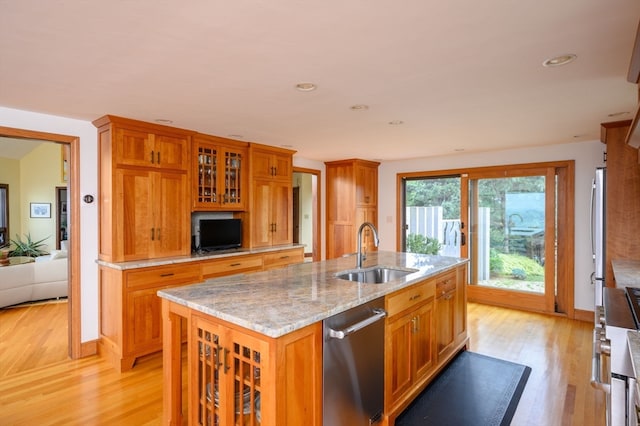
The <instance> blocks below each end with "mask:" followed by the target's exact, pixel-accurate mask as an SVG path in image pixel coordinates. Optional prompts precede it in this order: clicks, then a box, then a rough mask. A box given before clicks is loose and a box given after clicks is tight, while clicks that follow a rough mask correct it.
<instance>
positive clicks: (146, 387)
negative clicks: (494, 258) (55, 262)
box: [0, 304, 604, 426]
mask: <svg viewBox="0 0 640 426" xmlns="http://www.w3.org/2000/svg"><path fill="white" fill-rule="evenodd" d="M54 306H57V310H58V311H59V313H58V314H51V316H50V317H48V318H50V319H46V320H45V319H42V320H41V319H39V315H40V314H39V313H38V312H37V311H36V310H32V311H31V313H28V312H26V311H25V312H24V313H16V312H10V311H11V310H1V309H0V425H3V426H4V425H35V424H37V425H132V426H133V425H136V426H137V425H158V424H160V419H161V411H162V358H161V356H160V355H159V354H154V355H150V356H147V357H145V358H142V359H140V360H139V361H138V363H137V364H136V366H135V367H134V369H133V370H132V371H129V372H125V373H123V374H118V373H116V372H115V371H114V370H113V369H112V368H111V367H110V366H109V364H107V363H106V362H104V361H102V360H101V359H100V358H98V357H89V358H85V359H82V360H77V361H72V360H68V359H65V358H66V351H67V349H66V338H65V339H61V342H62V341H64V344H59V345H58V347H57V348H54V346H53V345H51V344H50V343H47V344H46V347H39V345H40V344H41V343H42V342H47V341H50V340H52V339H46V338H43V337H42V336H40V335H39V334H38V333H36V334H35V336H33V335H31V336H29V331H28V330H27V329H25V328H22V329H20V328H17V326H16V324H15V322H21V321H28V322H29V323H34V321H35V322H37V323H39V324H41V323H42V324H46V326H44V325H43V327H45V328H46V329H47V330H48V329H52V330H53V329H55V328H56V326H55V321H56V319H55V318H58V320H59V319H60V318H65V317H64V316H63V315H66V306H65V305H64V304H61V305H54ZM53 310H56V309H55V308H54V309H53ZM32 314H33V315H32ZM29 316H37V317H38V319H35V318H28V317H29ZM64 323H66V319H65V320H64ZM591 327H592V326H591V324H589V323H585V322H578V321H571V320H566V319H563V318H558V317H548V316H544V315H538V314H531V313H524V312H519V311H512V310H508V309H503V308H497V307H489V306H485V305H478V304H470V305H469V332H470V336H471V343H470V350H473V351H475V352H479V353H482V354H486V355H490V356H494V357H497V358H502V359H506V360H509V361H514V362H518V363H521V364H526V365H528V366H530V367H531V368H532V373H531V376H530V378H529V381H528V383H527V386H526V388H525V391H524V393H523V395H522V399H521V400H520V404H519V406H518V410H517V411H516V414H515V416H514V419H513V423H512V424H513V425H515V426H521V425H522V426H528V425H531V426H533V425H536V426H544V425H572V426H590V425H594V426H595V425H604V395H602V394H601V393H599V392H597V391H595V390H593V389H592V388H591V386H590V385H589V377H590V373H591V371H590V368H591V367H590V366H591V364H590V363H591V337H592V328H591ZM14 330H15V331H14ZM46 333H47V332H45V334H46ZM65 333H66V331H65ZM43 346H44V344H43ZM56 352H57V355H56V356H57V357H58V359H56V356H54V355H53V354H54V353H56ZM41 355H42V356H41ZM46 363H49V365H44V364H46ZM292 426H297V425H292ZM474 426H482V425H474Z"/></svg>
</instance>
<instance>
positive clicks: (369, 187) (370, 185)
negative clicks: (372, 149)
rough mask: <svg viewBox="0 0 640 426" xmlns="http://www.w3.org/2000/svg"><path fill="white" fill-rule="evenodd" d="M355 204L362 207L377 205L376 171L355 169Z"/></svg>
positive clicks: (370, 168) (372, 169)
mask: <svg viewBox="0 0 640 426" xmlns="http://www.w3.org/2000/svg"><path fill="white" fill-rule="evenodd" d="M356 182H357V185H356V203H357V204H359V205H363V206H377V205H378V169H377V167H376V168H373V167H362V166H359V167H356Z"/></svg>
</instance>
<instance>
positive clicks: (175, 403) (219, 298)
mask: <svg viewBox="0 0 640 426" xmlns="http://www.w3.org/2000/svg"><path fill="white" fill-rule="evenodd" d="M466 262H467V260H466V259H460V258H451V257H441V256H430V255H419V254H408V253H395V252H379V253H371V254H370V255H369V257H368V259H367V260H366V261H365V263H364V265H363V268H365V269H366V268H367V267H370V266H373V265H376V266H385V267H389V268H394V269H401V270H406V271H408V272H409V273H408V274H407V275H405V276H404V277H401V278H398V279H394V280H391V281H389V282H387V283H382V284H372V283H358V282H352V281H347V280H344V279H340V278H337V277H336V275H337V274H338V273H339V272H342V271H348V270H353V269H355V257H347V258H339V259H333V260H328V261H323V262H315V263H303V264H297V265H292V266H289V267H287V268H283V269H279V270H273V271H266V272H258V273H252V274H246V275H234V276H230V277H225V278H218V279H212V280H208V281H205V282H204V283H201V284H194V285H189V286H184V287H175V288H171V289H165V290H162V291H159V292H158V295H159V296H160V297H161V298H162V316H163V351H164V352H163V357H164V387H165V388H164V398H165V400H164V416H163V423H164V424H172V425H173V424H175V425H179V424H182V420H183V418H182V416H183V414H182V412H183V407H182V384H183V380H182V345H181V343H182V340H183V339H182V335H181V332H182V329H183V326H184V324H186V328H187V341H188V344H187V359H188V363H187V364H188V367H187V368H188V370H187V374H188V398H187V400H188V408H187V411H188V418H189V424H220V425H227V424H241V425H245V424H246V425H257V424H265V425H266V424H268V425H287V424H289V425H291V424H305V425H318V426H319V425H321V424H322V321H323V320H324V319H326V318H329V317H331V316H333V315H335V314H338V313H341V312H344V311H346V310H348V309H350V308H352V307H355V306H359V305H362V304H364V303H366V302H368V301H371V300H374V299H377V298H380V297H385V308H386V309H387V311H388V318H387V319H386V320H387V328H386V330H387V331H386V332H385V333H386V334H385V418H384V422H387V421H389V419H391V420H390V421H391V422H393V418H394V416H395V415H397V414H399V410H401V409H402V408H404V407H406V406H407V405H408V404H409V403H410V401H411V399H412V396H414V395H415V393H416V392H417V390H420V389H422V388H424V387H425V386H426V384H427V383H428V381H429V380H430V379H431V378H432V377H433V376H434V375H435V374H436V373H437V372H438V371H439V370H440V369H441V368H442V367H443V366H444V365H446V363H447V362H448V361H449V360H450V359H451V358H452V357H453V356H454V355H455V353H456V352H457V351H458V350H459V349H460V348H462V347H464V346H465V345H466V343H467V339H468V338H467V333H466V293H465V283H466ZM425 313H426V314H425ZM419 315H422V316H423V317H424V319H423V320H422V321H419V320H418V316H419ZM423 317H420V318H423ZM405 322H406V324H407V326H403V324H404V323H405ZM416 324H422V327H423V328H424V332H422V334H421V333H420V332H419V330H418V328H419V327H418V326H417V325H416ZM398 325H400V326H398ZM414 333H415V334H416V335H420V336H421V338H420V339H416V338H414V337H412V336H411V335H412V334H414ZM412 342H413V343H412ZM412 344H413V346H414V347H412V346H411V345H412ZM398 345H400V346H401V347H398ZM394 348H395V349H396V350H394ZM410 348H411V350H409V349H410ZM421 361H422V363H421V365H417V364H419V363H420V362H421ZM407 364H410V365H407ZM419 367H423V368H419Z"/></svg>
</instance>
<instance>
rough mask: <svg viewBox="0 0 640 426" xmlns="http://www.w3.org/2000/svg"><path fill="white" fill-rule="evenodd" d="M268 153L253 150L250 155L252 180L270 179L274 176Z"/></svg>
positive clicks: (270, 156)
mask: <svg viewBox="0 0 640 426" xmlns="http://www.w3.org/2000/svg"><path fill="white" fill-rule="evenodd" d="M272 156H273V154H271V153H269V152H264V151H259V150H254V151H253V152H252V154H251V171H252V172H253V177H254V178H272V177H273V174H274V170H273V167H274V166H273V164H272V163H271V158H272Z"/></svg>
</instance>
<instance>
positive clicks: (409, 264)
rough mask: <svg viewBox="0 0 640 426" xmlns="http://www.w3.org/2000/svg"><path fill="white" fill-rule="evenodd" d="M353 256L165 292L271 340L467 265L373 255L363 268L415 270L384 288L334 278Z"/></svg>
mask: <svg viewBox="0 0 640 426" xmlns="http://www.w3.org/2000/svg"><path fill="white" fill-rule="evenodd" d="M355 262H356V258H355V256H351V257H345V258H339V259H332V260H327V261H322V262H313V263H300V264H295V265H291V266H289V267H286V268H282V269H276V270H272V271H265V272H256V273H251V274H246V275H244V274H240V275H233V276H229V277H223V278H215V279H210V280H207V281H205V282H203V283H199V284H193V285H188V286H183V287H174V288H170V289H166V290H161V291H159V292H158V295H159V296H160V297H162V298H165V299H168V300H171V301H172V302H175V303H178V304H180V305H184V306H187V307H189V308H191V309H194V310H196V311H200V312H203V313H205V314H208V315H211V316H213V317H216V318H219V319H222V320H225V321H229V322H231V323H233V324H236V325H239V326H241V327H244V328H247V329H250V330H254V331H257V332H259V333H261V334H264V335H266V336H269V337H280V336H283V335H285V334H288V333H291V332H292V331H295V330H297V329H300V328H303V327H305V326H307V325H310V324H313V323H315V322H318V321H322V320H323V319H325V318H328V317H330V316H332V315H335V314H337V313H340V312H343V311H346V310H347V309H349V308H352V307H355V306H358V305H361V304H363V303H366V302H368V301H370V300H373V299H376V298H378V297H382V296H384V295H386V294H389V293H392V292H394V291H397V290H400V289H402V288H403V287H407V286H410V285H412V284H415V283H417V282H419V281H421V280H423V279H425V278H427V277H429V276H432V275H436V274H438V273H441V272H444V271H446V270H449V269H452V268H455V267H457V266H459V265H461V264H464V263H466V262H467V259H462V258H457V257H444V256H432V255H423V254H412V253H396V252H377V253H369V255H368V257H367V260H366V261H365V262H363V268H367V267H369V266H374V265H377V266H387V267H394V268H398V269H406V268H409V269H416V270H417V271H416V272H413V273H411V274H409V275H406V276H405V277H403V278H400V279H397V280H393V281H390V282H388V283H385V284H359V283H356V282H351V281H346V280H342V279H338V278H336V277H335V275H336V273H338V272H342V271H345V270H353V269H355Z"/></svg>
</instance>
